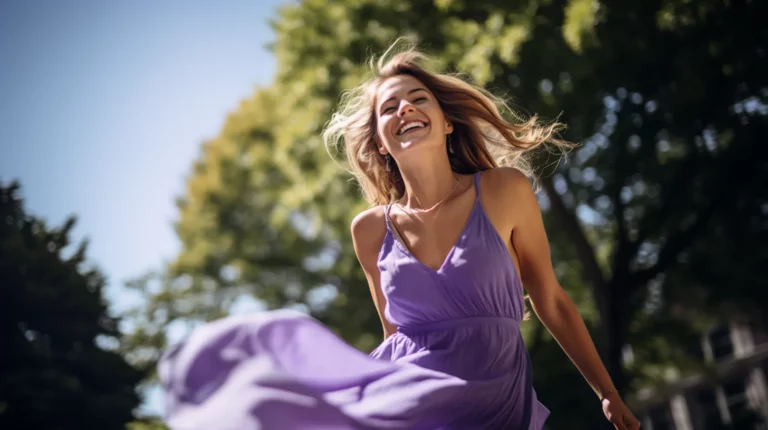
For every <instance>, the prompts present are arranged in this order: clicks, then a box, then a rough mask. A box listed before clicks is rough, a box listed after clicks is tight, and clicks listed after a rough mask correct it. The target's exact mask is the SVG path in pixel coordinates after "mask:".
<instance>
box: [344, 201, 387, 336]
mask: <svg viewBox="0 0 768 430" xmlns="http://www.w3.org/2000/svg"><path fill="white" fill-rule="evenodd" d="M351 230H352V243H353V245H354V248H355V254H357V259H358V261H359V262H360V265H361V266H362V268H363V272H364V273H365V278H366V279H367V280H368V287H369V288H370V290H371V297H372V298H373V304H374V305H375V306H376V311H377V312H378V313H379V319H380V320H381V325H382V328H383V330H384V339H386V338H388V337H389V336H391V335H392V334H394V333H395V331H396V330H397V329H396V328H395V326H394V325H392V324H391V323H390V322H389V321H387V318H386V317H385V316H384V309H385V308H386V305H387V299H386V297H384V293H382V291H381V285H380V280H381V273H380V272H379V267H378V265H377V262H378V258H379V251H380V250H381V244H382V242H383V241H384V235H385V234H386V224H385V220H384V212H383V209H382V208H381V207H375V208H371V209H367V210H365V211H363V212H361V213H360V214H358V215H357V216H356V217H355V219H354V220H352V226H351Z"/></svg>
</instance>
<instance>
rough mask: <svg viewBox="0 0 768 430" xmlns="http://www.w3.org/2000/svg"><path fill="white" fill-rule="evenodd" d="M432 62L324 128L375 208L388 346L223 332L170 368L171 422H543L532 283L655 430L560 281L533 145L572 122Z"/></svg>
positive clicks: (592, 364) (291, 330) (296, 325)
mask: <svg viewBox="0 0 768 430" xmlns="http://www.w3.org/2000/svg"><path fill="white" fill-rule="evenodd" d="M423 60H424V58H423V56H421V55H420V54H419V53H418V52H416V51H415V50H412V49H411V50H407V51H405V52H401V53H398V54H395V55H389V54H385V55H384V56H383V57H382V58H381V59H380V60H379V62H378V64H377V67H375V76H374V78H373V79H371V80H370V81H368V82H366V83H365V84H363V85H361V86H360V87H358V88H357V89H356V90H354V91H351V92H349V93H347V95H346V96H345V98H344V100H343V105H344V106H343V107H342V109H341V110H340V112H339V113H337V114H336V115H335V116H334V118H333V119H332V121H331V122H330V124H329V126H328V128H327V130H326V132H325V138H326V142H327V143H330V144H333V143H335V142H337V141H339V140H342V141H343V142H344V144H345V146H346V153H347V156H348V160H349V163H350V165H351V166H352V168H353V172H354V173H355V174H356V176H357V177H358V180H359V182H360V184H361V186H362V189H363V192H364V195H365V197H366V198H367V200H368V201H369V202H371V203H372V207H371V208H370V209H368V210H366V211H364V212H362V213H361V214H359V215H358V216H357V217H356V218H355V219H354V221H353V222H352V228H351V230H352V238H353V242H354V247H355V252H356V253H357V257H358V259H359V261H360V264H361V266H362V268H363V271H364V272H365V274H366V277H367V279H368V282H369V286H370V289H371V294H372V297H373V301H374V303H375V305H376V309H377V310H378V312H379V316H380V318H381V321H382V325H383V329H384V337H385V340H384V341H383V342H382V344H381V345H380V346H379V347H378V348H376V349H375V350H374V351H373V352H372V353H371V354H370V356H365V355H364V354H362V353H360V352H358V351H357V350H354V349H353V348H351V347H350V346H348V345H346V344H345V343H343V342H342V341H341V340H340V339H339V338H337V337H336V336H335V335H333V334H332V333H331V332H330V331H329V330H327V329H326V328H324V327H323V326H321V325H320V324H319V323H317V322H316V321H314V320H313V319H311V318H309V317H306V316H304V315H302V314H299V313H298V312H289V311H276V312H270V313H265V314H260V315H256V316H250V317H230V318H227V319H224V320H222V321H218V322H215V323H211V324H209V325H208V326H206V327H204V328H202V329H199V330H197V331H196V332H194V333H193V334H192V336H190V337H189V339H187V340H186V341H185V342H184V343H183V344H182V345H179V346H176V347H175V348H173V349H171V350H170V351H169V352H168V353H167V354H166V356H165V357H164V358H163V360H162V362H161V367H160V375H161V380H162V382H163V385H164V387H165V389H166V393H167V411H166V415H167V421H168V424H169V425H170V426H171V427H172V428H179V429H182V428H184V429H187V428H233V429H234V428H237V429H245V428H264V429H280V430H287V429H313V428H316V429H379V428H380V429H475V428H476V429H510V430H528V429H535V430H539V429H542V428H543V425H544V421H545V420H546V418H547V416H548V415H549V411H548V410H547V408H546V407H545V406H544V405H542V404H541V403H540V402H539V401H538V400H537V397H536V393H535V391H534V389H533V387H532V383H531V363H530V360H529V357H528V353H527V351H526V350H525V345H524V343H523V341H522V337H521V334H520V324H521V322H522V320H523V319H524V313H525V311H524V303H523V300H524V299H523V286H524V287H525V289H526V290H527V293H528V296H529V298H530V301H531V304H532V307H533V309H534V311H535V312H536V314H537V315H538V317H539V318H540V320H541V321H542V322H543V323H544V325H545V326H546V327H547V329H549V331H550V332H551V333H552V335H553V336H554V337H555V339H557V341H558V342H559V343H560V345H561V346H562V348H563V350H564V351H565V352H566V353H567V354H568V356H569V357H570V358H571V359H572V361H573V362H574V364H575V365H576V366H577V367H578V369H579V370H580V371H581V373H582V374H583V375H584V377H585V378H586V379H587V381H588V382H589V384H590V385H591V386H592V387H593V389H594V390H595V392H596V393H597V395H598V397H599V399H600V400H601V402H602V407H603V411H604V412H605V415H606V417H607V418H608V420H609V421H610V422H611V423H613V424H614V425H615V427H616V428H617V429H622V430H624V429H637V428H639V422H638V421H637V419H636V418H635V417H634V416H633V415H632V413H631V412H630V411H629V409H628V408H627V407H626V406H625V404H624V403H623V401H622V399H621V398H620V396H619V395H618V393H617V392H616V390H615V389H614V387H613V385H612V383H611V380H610V377H609V375H608V373H607V372H606V370H605V368H604V366H603V364H602V363H601V361H600V358H599V357H598V354H597V352H596V350H595V347H594V345H593V343H592V340H591V339H590V336H589V334H588V332H587V330H586V327H585V325H584V322H583V320H582V319H581V317H580V316H579V313H578V311H577V309H576V307H575V306H574V304H573V302H572V301H571V300H570V299H569V298H568V296H567V295H566V293H565V292H564V291H563V290H562V288H561V287H560V285H559V284H558V282H557V280H556V279H555V275H554V272H553V269H552V264H551V261H550V257H549V248H548V243H547V237H546V233H545V231H544V227H543V224H542V219H541V215H540V212H539V208H538V205H537V201H536V199H535V196H534V194H533V192H532V190H531V187H530V183H529V180H528V177H527V176H526V175H525V174H524V173H523V172H524V171H526V170H527V169H526V164H525V160H526V156H527V155H529V154H530V151H531V150H533V149H534V148H537V147H540V146H549V147H551V148H566V147H567V144H566V143H565V142H562V141H560V140H558V139H557V138H556V137H555V136H556V133H557V131H558V130H559V129H560V125H559V124H550V125H540V124H539V123H538V122H537V121H536V119H535V118H534V119H531V120H529V121H525V122H521V123H520V124H513V123H510V122H507V121H505V120H504V119H503V117H502V115H501V114H500V112H501V109H505V108H506V107H505V106H504V104H503V102H502V101H501V100H499V99H496V98H494V97H493V96H492V95H491V94H489V93H487V92H485V91H483V90H482V89H480V88H477V87H475V86H473V85H470V84H468V83H466V82H465V81H463V80H461V79H459V78H456V77H453V76H448V75H440V74H436V73H432V72H430V71H428V70H427V69H426V67H425V66H423V63H424V61H423ZM492 152H494V153H495V154H496V156H495V157H494V156H492V155H491V154H492ZM497 160H500V161H501V162H502V163H504V164H507V165H510V166H514V167H498V164H499V163H498V162H497Z"/></svg>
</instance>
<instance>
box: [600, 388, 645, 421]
mask: <svg viewBox="0 0 768 430" xmlns="http://www.w3.org/2000/svg"><path fill="white" fill-rule="evenodd" d="M603 413H604V414H605V417H606V418H608V421H610V422H611V424H613V425H614V427H616V429H617V430H638V429H639V428H640V421H638V420H637V418H635V416H634V415H632V412H631V411H630V410H629V408H628V407H627V405H625V404H624V401H623V400H621V397H619V395H618V393H616V392H613V393H611V394H609V395H607V396H606V397H605V398H604V399H603Z"/></svg>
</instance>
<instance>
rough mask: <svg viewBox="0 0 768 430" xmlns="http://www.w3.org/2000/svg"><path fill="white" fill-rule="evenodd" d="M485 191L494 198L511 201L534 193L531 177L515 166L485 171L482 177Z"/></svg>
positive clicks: (482, 185)
mask: <svg viewBox="0 0 768 430" xmlns="http://www.w3.org/2000/svg"><path fill="white" fill-rule="evenodd" d="M481 187H482V190H483V192H486V191H487V193H488V194H489V197H490V198H491V199H493V200H501V201H510V200H516V198H519V197H523V196H522V195H528V194H531V195H532V194H533V188H532V186H531V181H530V179H529V178H528V177H527V176H525V174H524V173H523V172H521V171H520V170H519V169H516V168H514V167H495V168H493V169H489V170H486V171H485V172H483V174H482V177H481Z"/></svg>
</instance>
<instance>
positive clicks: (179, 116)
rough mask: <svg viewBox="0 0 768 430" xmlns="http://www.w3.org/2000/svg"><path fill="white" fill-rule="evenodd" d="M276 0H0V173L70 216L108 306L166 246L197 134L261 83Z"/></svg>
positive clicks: (31, 206)
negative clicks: (100, 277)
mask: <svg viewBox="0 0 768 430" xmlns="http://www.w3.org/2000/svg"><path fill="white" fill-rule="evenodd" d="M280 3H283V2H282V1H280V0H228V1H219V2H213V1H190V0H187V1H181V0H175V1H149V0H137V1H131V2H111V1H110V2H105V1H96V0H92V1H86V0H68V1H66V2H60V1H54V0H50V1H42V0H0V181H3V182H4V183H8V182H9V181H10V180H13V179H17V180H19V182H20V183H21V186H22V193H23V196H24V197H25V199H26V206H27V209H28V210H29V211H30V212H32V213H33V214H35V215H38V216H41V217H43V218H45V219H46V220H47V221H48V222H49V223H50V224H54V225H59V224H61V223H62V222H63V221H64V220H65V219H66V217H67V216H69V215H76V216H77V218H78V220H79V221H78V224H77V227H76V229H75V238H76V239H78V240H80V239H85V238H87V239H88V240H89V242H90V248H89V252H88V255H89V257H90V260H91V262H92V263H93V264H95V265H97V266H98V267H99V268H100V269H101V270H102V271H103V272H104V273H105V275H106V276H107V277H108V279H109V287H108V291H107V297H108V299H109V300H110V302H111V303H112V305H113V310H114V311H119V310H122V309H124V308H125V307H126V306H128V305H129V304H130V303H129V302H130V296H128V295H126V294H125V293H124V291H123V287H122V286H123V284H124V283H125V281H126V280H128V279H130V278H132V277H135V276H138V275H140V274H142V273H144V272H145V271H147V270H149V269H156V268H160V266H161V265H162V263H163V261H165V260H168V259H170V258H172V257H173V255H174V254H175V253H176V251H177V250H178V247H179V245H178V241H177V240H176V237H175V234H174V232H173V229H172V222H173V220H174V219H175V217H176V208H175V206H174V199H175V197H176V196H178V195H180V194H181V193H182V192H183V190H184V178H185V176H186V174H187V173H188V172H189V170H190V167H191V164H192V161H193V160H194V159H195V158H196V157H197V156H198V151H199V147H200V143H201V142H202V141H203V140H205V139H207V138H210V137H213V136H215V135H217V134H218V131H219V129H220V128H221V126H222V125H223V122H224V120H225V118H226V115H227V113H228V112H229V111H231V110H233V109H235V108H236V107H237V105H238V102H239V101H240V100H241V99H243V98H245V97H248V96H250V95H251V94H252V93H253V91H254V89H255V88H256V87H258V86H266V85H269V83H270V82H271V81H272V78H273V75H274V69H275V62H274V59H273V58H272V55H271V54H270V53H269V52H268V51H267V50H266V49H265V45H266V44H267V43H269V42H270V41H272V40H273V33H272V30H271V29H270V27H269V25H268V22H267V20H268V19H270V18H273V17H275V16H276V11H277V7H278V6H279V4H280ZM153 397H154V396H153ZM150 403H151V404H153V405H154V404H156V403H157V399H156V398H155V399H154V400H150ZM149 408H150V409H154V406H152V405H150V406H149Z"/></svg>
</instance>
